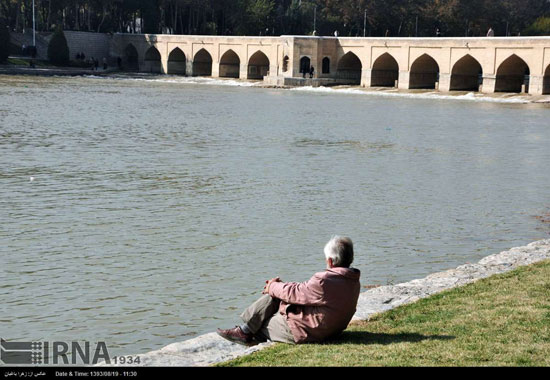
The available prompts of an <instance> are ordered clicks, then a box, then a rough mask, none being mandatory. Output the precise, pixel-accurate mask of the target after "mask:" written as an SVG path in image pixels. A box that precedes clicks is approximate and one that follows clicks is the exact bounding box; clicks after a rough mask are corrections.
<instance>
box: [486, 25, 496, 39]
mask: <svg viewBox="0 0 550 380" xmlns="http://www.w3.org/2000/svg"><path fill="white" fill-rule="evenodd" d="M494 36H495V31H494V30H493V27H489V30H488V31H487V37H494Z"/></svg>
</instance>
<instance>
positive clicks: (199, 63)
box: [111, 34, 550, 95]
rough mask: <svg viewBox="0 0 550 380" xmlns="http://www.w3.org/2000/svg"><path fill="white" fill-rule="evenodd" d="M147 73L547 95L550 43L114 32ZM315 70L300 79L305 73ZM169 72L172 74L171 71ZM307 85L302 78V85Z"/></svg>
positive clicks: (126, 56)
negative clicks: (311, 74) (310, 69)
mask: <svg viewBox="0 0 550 380" xmlns="http://www.w3.org/2000/svg"><path fill="white" fill-rule="evenodd" d="M111 55H112V56H114V57H121V58H122V60H123V62H124V64H125V65H126V66H127V67H133V68H134V69H135V70H139V71H145V72H159V73H166V74H185V75H208V76H213V77H220V76H221V77H223V76H229V77H238V78H241V79H261V78H262V77H263V79H264V80H266V81H267V82H268V83H272V84H292V85H295V84H297V83H311V84H313V85H316V84H317V85H318V84H324V85H326V84H356V85H360V86H363V87H374V86H375V87H379V86H387V87H395V86H396V87H398V88H400V89H414V88H428V89H430V88H431V89H435V90H440V91H453V90H460V91H481V92H485V93H493V92H499V91H502V92H528V93H531V94H536V95H540V94H550V79H549V78H550V37H482V38H435V37H434V38H362V37H352V38H346V37H316V36H281V37H233V36H187V35H136V34H115V35H114V36H113V38H112V43H111ZM311 66H313V67H314V68H315V71H314V73H313V77H312V78H311V80H310V74H309V72H308V73H305V74H304V72H303V71H304V68H305V69H306V71H309V68H310V67H311ZM172 68H174V69H173V70H172ZM304 79H305V80H304Z"/></svg>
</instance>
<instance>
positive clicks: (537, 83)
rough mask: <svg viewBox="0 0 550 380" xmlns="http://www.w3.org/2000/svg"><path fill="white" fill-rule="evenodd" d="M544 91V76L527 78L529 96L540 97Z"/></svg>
mask: <svg viewBox="0 0 550 380" xmlns="http://www.w3.org/2000/svg"><path fill="white" fill-rule="evenodd" d="M543 90H544V76H543V75H531V76H530V77H529V93H530V94H531V95H542V94H543Z"/></svg>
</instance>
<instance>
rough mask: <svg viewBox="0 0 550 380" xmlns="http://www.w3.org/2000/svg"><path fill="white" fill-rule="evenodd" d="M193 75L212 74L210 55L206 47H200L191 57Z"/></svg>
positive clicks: (207, 75) (204, 75) (205, 75)
mask: <svg viewBox="0 0 550 380" xmlns="http://www.w3.org/2000/svg"><path fill="white" fill-rule="evenodd" d="M193 76H196V77H198V76H202V77H209V76H212V56H211V55H210V53H209V52H208V51H207V50H206V49H204V48H203V49H200V50H199V51H198V52H197V53H196V54H195V57H193Z"/></svg>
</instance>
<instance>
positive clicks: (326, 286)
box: [218, 236, 361, 345]
mask: <svg viewBox="0 0 550 380" xmlns="http://www.w3.org/2000/svg"><path fill="white" fill-rule="evenodd" d="M324 253H325V260H326V264H327V268H326V270H325V271H324V272H319V273H315V274H314V275H313V277H311V278H310V279H309V281H306V282H302V283H298V282H282V281H281V280H280V279H279V278H278V277H276V278H273V279H271V280H269V281H266V285H265V287H264V290H263V292H262V293H263V294H264V296H262V297H261V298H260V299H258V300H257V301H256V302H254V303H253V304H252V305H250V306H249V307H248V308H247V309H246V310H245V311H244V312H243V313H242V314H241V319H242V320H243V321H244V324H243V325H241V326H236V327H235V328H233V329H228V330H222V329H218V334H219V335H220V336H222V337H223V338H225V339H228V340H230V341H232V342H235V343H240V344H244V345H252V344H255V343H257V342H258V341H265V340H271V341H275V342H284V343H292V344H294V343H310V342H320V341H323V340H324V339H327V338H330V337H333V336H335V335H338V334H340V333H341V332H342V331H343V330H345V329H346V327H347V326H348V323H349V322H350V320H351V318H352V317H353V315H354V314H355V308H356V306H357V299H358V298H359V292H360V288H361V286H360V284H359V277H360V271H359V270H358V269H355V268H350V265H351V263H352V262H353V243H352V241H351V239H349V238H347V237H339V236H335V237H333V238H332V239H331V240H330V241H329V242H328V243H327V244H326V245H325V249H324Z"/></svg>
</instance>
